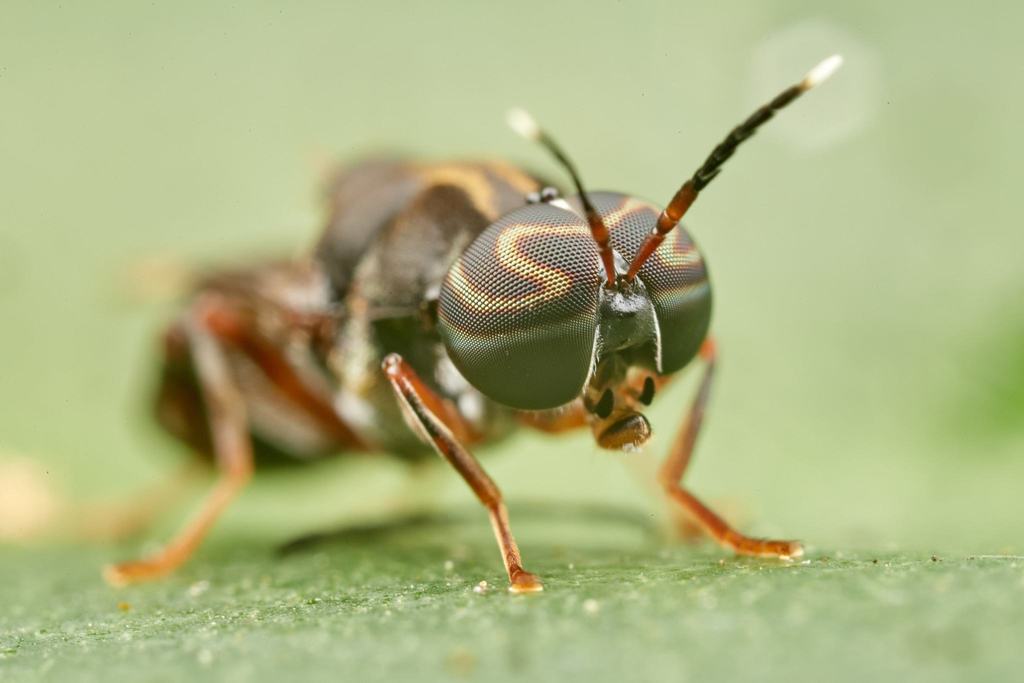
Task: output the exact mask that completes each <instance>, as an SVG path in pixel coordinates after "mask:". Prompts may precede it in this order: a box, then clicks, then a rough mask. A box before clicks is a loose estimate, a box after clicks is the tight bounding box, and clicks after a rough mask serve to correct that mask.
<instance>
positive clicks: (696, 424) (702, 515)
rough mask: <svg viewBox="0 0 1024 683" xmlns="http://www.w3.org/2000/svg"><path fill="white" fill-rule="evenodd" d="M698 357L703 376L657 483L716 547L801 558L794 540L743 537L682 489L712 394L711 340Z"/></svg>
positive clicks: (758, 554)
mask: <svg viewBox="0 0 1024 683" xmlns="http://www.w3.org/2000/svg"><path fill="white" fill-rule="evenodd" d="M700 355H701V357H702V358H703V359H704V361H705V363H706V366H705V370H704V377H703V378H702V379H701V383H700V388H699V389H698V390H697V396H696V398H694V400H693V404H692V405H691V406H690V414H689V417H688V419H687V421H686V424H685V425H684V426H683V428H682V430H681V431H680V432H679V435H678V436H677V437H676V440H675V442H674V443H673V444H672V450H671V451H670V452H669V455H668V457H667V458H666V459H665V462H664V463H663V464H662V466H661V470H660V471H659V472H658V481H659V482H660V483H661V485H662V488H664V490H665V493H666V494H667V495H668V497H669V498H671V499H672V500H674V501H675V502H676V503H678V504H679V505H680V506H681V507H682V510H683V512H685V513H687V514H688V515H689V516H690V517H692V518H693V521H694V522H696V523H697V525H698V526H700V527H701V529H703V530H704V532H705V533H706V534H707V535H708V536H710V537H711V538H713V539H714V540H715V541H716V542H717V543H718V544H719V545H721V546H723V547H725V548H728V549H730V550H732V551H733V552H735V553H737V554H739V555H754V556H758V557H782V558H787V559H788V558H793V557H800V556H801V555H803V554H804V548H803V546H802V545H800V543H798V542H797V541H773V540H765V539H760V538H751V537H750V536H744V535H743V534H741V533H740V532H739V531H736V530H735V529H733V528H732V527H731V526H729V523H728V522H726V521H725V520H724V519H722V518H721V517H719V516H718V515H717V514H715V512H714V511H713V510H711V508H709V507H707V506H706V505H704V503H702V502H701V501H700V500H699V499H698V498H697V497H696V496H694V495H693V494H692V493H690V492H689V491H687V490H686V489H685V488H683V486H682V478H683V474H684V473H685V472H686V466H687V465H688V464H689V462H690V456H691V455H692V454H693V446H694V444H695V443H696V442H697V434H698V433H699V432H700V426H701V423H702V422H703V420H704V408H705V406H706V405H707V402H708V396H709V394H710V393H711V381H712V379H713V378H714V372H715V344H714V341H713V340H711V339H708V340H707V341H705V342H704V346H703V347H702V348H701V353H700Z"/></svg>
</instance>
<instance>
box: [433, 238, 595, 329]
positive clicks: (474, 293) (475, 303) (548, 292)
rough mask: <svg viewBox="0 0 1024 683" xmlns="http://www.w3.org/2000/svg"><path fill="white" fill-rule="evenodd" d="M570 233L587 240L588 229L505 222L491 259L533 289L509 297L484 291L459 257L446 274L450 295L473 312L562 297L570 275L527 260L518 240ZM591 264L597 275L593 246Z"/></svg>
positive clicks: (526, 305)
mask: <svg viewBox="0 0 1024 683" xmlns="http://www.w3.org/2000/svg"><path fill="white" fill-rule="evenodd" d="M572 236H575V237H582V238H584V239H587V240H589V239H590V232H589V230H588V229H587V227H585V226H583V225H528V224H513V225H509V226H507V227H505V228H504V229H503V230H502V231H501V232H500V234H499V235H498V239H497V241H496V244H495V246H494V255H495V258H496V259H497V261H498V264H499V265H500V266H501V267H502V268H503V269H504V270H506V271H508V272H509V273H512V274H514V275H516V276H518V277H519V278H521V279H523V280H527V281H529V282H532V283H534V284H536V285H537V289H536V290H535V291H532V292H529V293H527V294H523V295H513V296H509V295H504V294H497V293H494V292H488V291H485V290H483V289H481V288H480V287H478V286H477V285H476V284H474V283H473V282H471V281H470V279H469V278H468V277H467V276H466V272H465V266H464V265H463V262H462V259H459V261H457V262H456V264H455V266H454V267H453V268H452V269H451V271H450V272H449V275H448V277H449V284H450V285H451V291H452V294H454V295H455V297H456V298H457V299H458V300H459V302H460V303H461V304H462V305H463V306H465V307H466V308H469V309H471V310H473V311H475V312H477V313H498V312H507V311H519V310H523V309H529V308H532V307H534V306H537V305H538V304H541V303H543V302H544V301H550V300H552V299H556V298H558V297H560V296H564V295H565V294H567V293H568V292H569V290H570V289H571V288H572V284H573V282H572V276H571V275H570V274H568V273H566V272H565V271H563V270H560V269H558V268H556V267H554V266H551V265H548V264H545V263H538V262H537V261H533V260H531V259H530V258H529V256H527V255H526V254H525V253H524V252H523V250H522V243H523V241H524V240H527V239H530V238H553V239H559V240H564V239H565V238H567V237H572ZM594 263H595V270H594V273H595V277H598V276H599V275H598V272H599V271H598V270H597V267H598V265H599V262H598V259H597V249H596V248H595V249H594Z"/></svg>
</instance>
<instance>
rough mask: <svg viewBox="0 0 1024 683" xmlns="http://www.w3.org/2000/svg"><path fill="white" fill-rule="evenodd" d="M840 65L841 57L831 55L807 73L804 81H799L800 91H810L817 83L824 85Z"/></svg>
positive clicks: (841, 63) (841, 62)
mask: <svg viewBox="0 0 1024 683" xmlns="http://www.w3.org/2000/svg"><path fill="white" fill-rule="evenodd" d="M842 65H843V57H842V55H832V56H831V57H829V58H828V59H825V60H824V61H822V62H821V63H820V64H818V65H817V66H816V67H814V68H813V69H811V70H810V71H808V72H807V75H806V76H804V80H802V81H800V89H801V90H810V89H811V88H813V87H814V86H816V85H818V84H819V83H824V82H825V81H827V80H828V78H829V76H831V75H832V74H834V73H835V72H836V70H837V69H838V68H839V67H841V66H842Z"/></svg>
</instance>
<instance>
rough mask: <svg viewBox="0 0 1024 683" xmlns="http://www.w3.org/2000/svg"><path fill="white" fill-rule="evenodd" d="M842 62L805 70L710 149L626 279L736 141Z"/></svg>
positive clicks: (830, 60)
mask: <svg viewBox="0 0 1024 683" xmlns="http://www.w3.org/2000/svg"><path fill="white" fill-rule="evenodd" d="M842 63H843V58H842V57H841V56H839V55H832V56H831V57H829V58H828V59H826V60H824V61H822V62H821V63H820V64H818V65H817V66H815V67H814V68H813V69H811V70H810V71H808V72H807V75H806V76H804V78H803V80H802V81H800V82H799V83H797V84H796V85H793V86H790V87H788V88H786V89H785V90H783V91H782V92H781V93H779V94H778V95H776V96H775V99H773V100H772V101H771V102H769V103H768V104H766V105H764V106H762V107H761V108H759V109H758V110H757V111H755V112H754V113H753V114H751V115H750V117H749V118H747V120H746V121H744V122H743V123H741V124H740V125H738V126H736V127H735V128H733V129H732V132H730V133H729V135H727V136H726V138H725V139H724V140H722V142H721V143H719V144H718V146H717V147H715V149H714V150H712V152H711V155H710V156H708V158H707V159H706V160H705V161H704V163H703V164H702V165H701V167H700V168H698V169H697V170H696V172H694V174H693V177H691V178H690V179H689V180H687V181H686V182H685V183H683V186H682V187H680V188H679V190H678V191H677V192H676V194H675V196H674V197H672V201H670V202H669V203H668V206H666V207H665V210H664V211H662V212H661V215H660V216H658V223H657V225H656V226H655V228H654V230H653V231H652V232H651V234H650V235H648V236H647V239H646V240H645V241H644V243H643V244H641V245H640V249H639V250H638V251H637V253H636V256H635V257H634V258H633V262H632V263H630V264H629V271H627V273H626V281H627V282H629V281H632V280H633V278H635V277H636V274H637V272H639V270H640V267H641V266H643V265H644V262H645V261H647V259H648V258H650V256H651V254H653V253H654V252H655V251H657V249H658V247H659V246H660V245H661V243H662V241H663V240H664V239H665V235H667V234H668V233H670V232H671V231H672V229H673V228H675V227H676V226H677V225H678V224H679V221H680V220H681V219H682V218H683V215H684V214H685V213H686V211H687V210H688V209H689V208H690V205H691V204H693V202H694V200H696V199H697V195H698V194H699V193H700V191H701V190H703V189H704V188H705V187H706V186H707V185H708V183H710V182H711V181H712V180H714V179H715V177H716V176H717V175H718V174H719V173H721V171H722V164H724V163H725V162H726V160H727V159H729V157H731V156H732V155H733V153H734V152H735V151H736V148H737V147H739V146H740V143H741V142H743V141H744V140H746V139H747V138H749V137H750V136H751V135H753V134H754V133H755V132H756V131H757V129H758V128H759V127H760V126H761V125H762V124H764V123H766V122H767V121H769V120H771V118H772V117H774V116H775V113H776V112H777V111H779V110H780V109H782V108H783V107H785V106H786V105H788V104H789V103H790V102H792V101H793V100H795V99H796V98H798V97H800V95H802V94H804V93H805V92H807V91H808V90H810V89H811V88H813V87H814V86H816V85H818V84H819V83H823V82H824V81H825V80H827V79H828V77H829V76H831V75H832V74H833V73H835V71H836V69H838V68H839V67H840V66H841V65H842Z"/></svg>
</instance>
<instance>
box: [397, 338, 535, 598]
mask: <svg viewBox="0 0 1024 683" xmlns="http://www.w3.org/2000/svg"><path fill="white" fill-rule="evenodd" d="M383 369H384V373H385V374H386V375H387V378H388V381H390V382H391V387H392V388H393V389H394V390H395V395H396V396H397V397H398V401H399V404H400V405H401V406H402V408H403V411H404V412H405V414H406V417H407V419H408V421H409V423H410V427H412V428H413V429H414V430H415V431H416V433H417V434H419V436H420V437H421V438H422V439H423V440H424V441H425V442H426V443H429V444H431V445H432V446H433V447H434V449H435V450H436V451H437V452H438V454H439V455H440V456H441V457H442V458H444V459H445V460H447V461H448V463H449V464H450V465H451V466H452V467H454V468H455V471H456V472H458V473H459V474H460V475H462V478H463V479H465V480H466V483H467V484H469V487H470V488H471V489H473V493H475V494H476V497H477V498H479V499H480V502H481V503H483V505H484V507H485V508H487V512H488V514H489V515H490V517H491V526H493V527H494V535H495V537H497V539H498V547H499V548H500V549H501V555H502V558H503V559H504V560H505V570H506V571H507V572H508V579H509V590H510V591H512V592H513V593H529V592H534V591H539V590H543V588H544V587H543V585H542V584H541V582H540V580H539V579H538V578H537V577H536V576H534V575H533V574H531V573H530V572H528V571H526V570H525V569H523V564H522V559H521V558H520V556H519V547H518V546H517V545H516V540H515V539H514V538H513V537H512V530H511V528H510V527H509V523H508V512H507V511H506V509H505V503H504V502H503V501H502V498H501V491H499V490H498V487H497V485H496V484H495V483H494V481H493V480H492V479H491V478H490V477H489V476H488V475H487V472H485V471H484V469H483V468H482V467H481V466H480V463H478V462H477V461H476V458H474V457H473V455H472V454H471V453H470V452H469V451H467V450H466V449H465V448H463V446H462V444H460V443H459V442H458V441H457V440H456V438H455V436H454V435H453V434H452V432H453V431H456V430H454V429H453V428H452V427H449V425H448V424H447V423H446V422H444V421H443V420H442V419H441V417H440V416H441V415H444V414H447V415H449V419H459V418H455V417H454V415H455V413H454V411H450V410H445V404H444V401H443V400H442V399H441V398H440V397H439V396H437V394H435V393H434V392H433V391H432V390H431V389H430V388H429V387H427V386H426V385H425V384H424V383H423V382H422V381H421V380H420V378H419V377H418V376H417V375H416V373H415V371H413V369H412V368H411V367H409V365H408V364H407V363H406V362H405V361H404V360H402V357H401V356H399V355H398V354H397V353H392V354H390V355H388V357H387V358H385V359H384V363H383ZM458 431H465V427H462V428H458Z"/></svg>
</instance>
